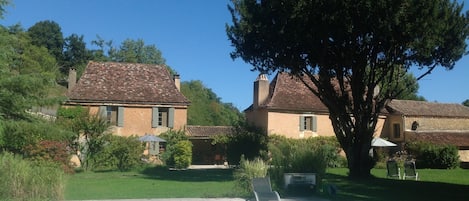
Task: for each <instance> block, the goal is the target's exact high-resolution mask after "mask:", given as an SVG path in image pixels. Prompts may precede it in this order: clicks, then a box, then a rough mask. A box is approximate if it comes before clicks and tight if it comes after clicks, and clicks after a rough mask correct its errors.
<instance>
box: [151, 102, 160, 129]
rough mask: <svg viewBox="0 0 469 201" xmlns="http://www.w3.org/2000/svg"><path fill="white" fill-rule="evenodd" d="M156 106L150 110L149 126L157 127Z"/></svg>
mask: <svg viewBox="0 0 469 201" xmlns="http://www.w3.org/2000/svg"><path fill="white" fill-rule="evenodd" d="M158 115H159V114H158V108H157V107H154V108H152V111H151V127H152V128H156V127H158Z"/></svg>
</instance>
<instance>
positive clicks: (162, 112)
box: [158, 108, 168, 127]
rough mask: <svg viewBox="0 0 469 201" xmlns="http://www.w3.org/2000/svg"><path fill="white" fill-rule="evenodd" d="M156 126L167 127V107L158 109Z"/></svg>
mask: <svg viewBox="0 0 469 201" xmlns="http://www.w3.org/2000/svg"><path fill="white" fill-rule="evenodd" d="M158 126H164V127H168V108H160V109H159V110H158Z"/></svg>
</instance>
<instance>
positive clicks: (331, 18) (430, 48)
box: [227, 0, 469, 177]
mask: <svg viewBox="0 0 469 201" xmlns="http://www.w3.org/2000/svg"><path fill="white" fill-rule="evenodd" d="M462 8H463V6H462V5H460V4H458V3H456V2H450V1H448V0H420V1H414V0H400V1H395V0H382V1H376V0H353V1H342V0H317V1H311V0H296V1H281V0H269V1H264V0H260V1H252V0H232V5H230V6H229V10H230V12H231V14H232V20H233V23H232V24H231V25H227V34H228V38H229V40H230V41H231V43H232V45H233V47H234V48H235V50H234V51H233V52H232V54H231V56H232V57H233V58H242V59H243V60H244V61H246V62H248V63H250V64H252V65H253V70H257V71H259V72H262V73H270V72H274V71H285V72H289V73H291V74H293V75H296V76H298V77H299V78H300V79H302V80H303V82H304V83H305V84H306V83H308V82H307V81H310V82H312V83H313V86H310V85H308V87H309V88H310V89H311V91H312V92H313V93H314V94H315V95H316V96H318V97H319V99H320V100H321V101H322V102H323V103H324V104H325V105H326V106H327V107H328V109H329V118H330V120H331V122H332V125H333V128H334V132H335V134H336V137H337V139H338V140H339V142H340V144H341V147H342V148H343V149H344V151H345V154H346V156H347V161H348V167H349V170H350V176H351V177H367V176H369V175H370V169H371V168H372V160H371V158H370V156H369V154H368V152H369V149H370V146H371V140H372V136H373V133H374V130H375V127H376V123H377V120H378V115H379V111H381V109H382V108H383V107H384V106H385V105H386V104H387V102H388V101H389V100H390V99H393V98H395V97H397V96H398V95H399V94H400V93H402V90H398V85H399V83H400V80H401V79H403V75H405V73H406V72H407V70H408V69H410V68H411V67H412V66H417V67H418V68H419V69H421V70H423V73H422V74H421V75H420V76H418V77H417V80H418V79H421V78H422V77H424V76H425V75H427V74H428V73H430V72H431V71H432V70H433V69H435V68H436V67H440V66H441V67H444V68H447V69H452V68H453V67H454V64H455V62H456V61H457V60H459V59H460V58H461V57H462V56H463V55H464V54H465V53H466V43H465V40H466V39H467V38H468V34H469V29H468V24H469V23H468V22H469V18H468V14H466V15H464V14H462ZM377 89H380V90H377Z"/></svg>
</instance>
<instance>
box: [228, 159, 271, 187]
mask: <svg viewBox="0 0 469 201" xmlns="http://www.w3.org/2000/svg"><path fill="white" fill-rule="evenodd" d="M268 169H269V166H268V165H267V164H266V163H265V162H264V161H263V160H262V159H260V158H256V159H254V160H252V161H250V160H246V159H244V156H241V161H240V164H239V169H237V170H236V171H235V172H234V178H235V181H236V187H237V189H238V190H239V192H240V193H241V194H243V195H246V194H249V193H250V192H252V187H251V180H252V179H253V178H256V177H265V176H266V175H267V171H268Z"/></svg>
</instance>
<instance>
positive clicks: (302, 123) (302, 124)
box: [300, 116, 305, 131]
mask: <svg viewBox="0 0 469 201" xmlns="http://www.w3.org/2000/svg"><path fill="white" fill-rule="evenodd" d="M304 130H305V117H304V116H300V131H304Z"/></svg>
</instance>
